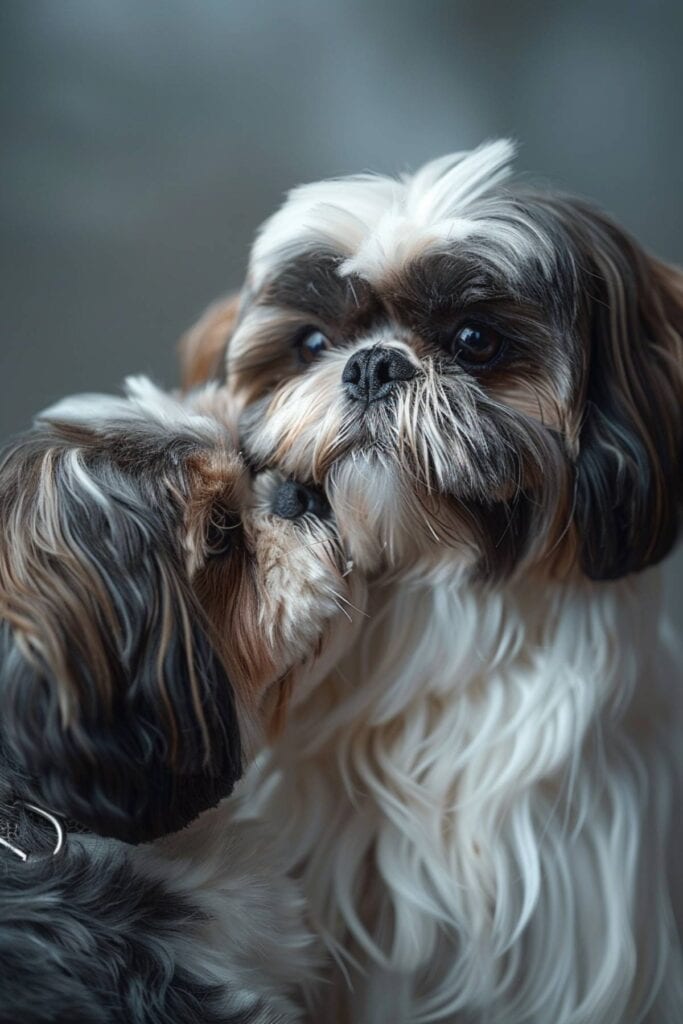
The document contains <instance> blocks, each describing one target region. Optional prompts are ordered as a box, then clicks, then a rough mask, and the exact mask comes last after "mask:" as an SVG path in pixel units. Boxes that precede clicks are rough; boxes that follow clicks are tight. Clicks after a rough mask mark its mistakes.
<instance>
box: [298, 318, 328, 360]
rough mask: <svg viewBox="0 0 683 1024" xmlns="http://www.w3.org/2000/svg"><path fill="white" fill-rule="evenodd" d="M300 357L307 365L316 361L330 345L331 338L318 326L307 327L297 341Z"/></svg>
mask: <svg viewBox="0 0 683 1024" xmlns="http://www.w3.org/2000/svg"><path fill="white" fill-rule="evenodd" d="M294 344H295V347H296V349H297V352H298V355H299V359H300V361H301V362H302V363H304V364H305V365H308V364H309V363H313V362H315V360H316V359H318V358H319V356H321V355H322V354H323V352H326V351H327V349H328V348H329V347H330V339H329V338H328V337H327V336H326V335H325V334H323V332H322V331H319V330H318V328H317V327H306V328H305V329H304V330H303V331H301V332H300V334H299V335H298V337H297V339H296V341H295V343H294Z"/></svg>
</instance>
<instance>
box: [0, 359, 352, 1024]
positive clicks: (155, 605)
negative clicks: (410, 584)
mask: <svg viewBox="0 0 683 1024" xmlns="http://www.w3.org/2000/svg"><path fill="white" fill-rule="evenodd" d="M231 426H232V425H231V420H230V411H229V408H228V405H227V403H226V397H225V395H224V394H222V395H221V394H220V393H219V392H218V390H217V389H216V388H215V387H214V386H209V387H207V388H205V389H203V390H202V391H201V392H197V393H196V394H194V395H193V396H192V397H191V398H190V399H188V400H186V401H183V402H181V401H179V400H177V399H175V398H173V397H172V396H169V395H166V394H163V393H162V392H161V391H159V390H158V389H157V388H156V387H154V386H153V385H152V384H151V383H150V382H149V381H146V380H145V379H136V380H131V381H130V382H129V384H128V391H127V395H126V397H125V398H112V397H107V396H102V395H94V396H79V397H76V398H72V399H67V400H65V401H64V402H62V403H60V404H59V405H58V406H56V407H54V408H52V409H50V410H48V411H47V412H46V413H44V414H43V415H42V416H41V417H40V418H39V419H38V420H37V422H36V424H35V426H34V428H33V429H32V430H31V431H29V432H27V433H26V434H24V435H22V436H20V437H19V438H17V439H16V440H15V441H13V442H11V443H10V444H9V445H8V446H7V448H6V450H5V451H4V453H3V455H2V457H1V458H0V835H4V834H5V833H6V832H7V828H8V827H9V828H11V829H13V830H14V831H12V832H9V833H8V834H9V835H10V836H11V838H12V842H9V841H8V839H7V838H5V840H4V841H3V842H2V843H1V844H0V987H1V988H2V993H3V995H2V1000H1V1001H0V1021H2V1024H6V1022H7V1024H10V1022H11V1024H14V1022H16V1021H19V1020H22V1021H26V1022H27V1024H42V1022H47V1021H53V1020H57V1019H59V1020H70V1021H74V1022H79V1021H83V1022H84V1024H85V1022H86V1021H87V1022H88V1024H109V1022H112V1024H113V1022H114V1021H121V1020H126V1021H128V1022H130V1024H158V1022H161V1021H174V1022H176V1024H181V1022H182V1024H198V1022H200V1021H201V1022H202V1024H209V1022H215V1024H220V1022H228V1021H229V1022H231V1024H247V1022H249V1024H283V1022H288V1021H294V1020H299V1019H300V1016H299V1011H298V1009H297V1005H296V1002H295V1000H294V995H295V992H296V990H297V988H301V985H302V983H303V981H304V979H305V978H307V977H309V975H310V974H311V973H314V971H315V970H316V968H317V963H318V958H317V956H316V953H315V950H314V948H313V941H312V936H311V933H310V929H309V928H308V926H307V924H306V921H305V916H304V904H303V901H302V898H301V895H300V893H299V891H298V890H297V888H296V886H295V884H294V883H293V882H292V881H291V880H290V879H288V878H287V877H286V874H285V870H284V866H283V859H282V857H281V855H280V854H279V853H278V851H277V848H276V844H275V843H274V840H273V837H272V835H271V834H270V833H269V831H268V829H267V827H263V826H255V825H252V824H250V823H246V822H245V823H237V822H235V821H233V820H231V817H230V815H229V814H228V811H227V809H226V805H225V804H223V805H221V807H220V808H218V809H217V810H211V811H207V813H205V814H203V815H202V816H201V817H200V818H198V819H197V820H196V821H193V819H196V818H197V815H199V814H200V812H201V811H203V810H205V809H206V808H210V807H212V806H213V805H215V804H217V802H218V801H219V800H220V799H221V798H222V797H223V796H225V795H226V794H228V793H229V792H230V790H231V789H232V787H233V785H234V784H235V782H236V781H237V780H238V779H239V777H240V775H241V773H242V770H243V767H244V766H245V765H246V764H247V763H248V762H249V761H250V760H251V759H252V756H253V754H254V752H255V751H256V750H257V749H258V746H260V745H261V742H262V740H261V736H262V733H263V732H264V730H265V731H267V732H270V733H271V734H276V733H277V732H278V730H279V729H280V728H281V726H282V722H283V720H284V717H285V714H286V709H287V703H288V701H289V697H290V695H291V694H293V693H297V692H298V690H299V689H300V688H305V687H311V686H313V685H314V684H315V682H316V679H317V678H319V677H320V676H321V675H324V674H325V672H326V671H327V670H328V668H329V662H330V661H334V660H336V659H337V658H338V656H339V648H340V645H341V644H343V643H345V642H347V639H348V635H349V629H350V620H351V616H350V615H349V613H348V607H347V606H350V605H353V604H355V602H357V601H361V600H362V585H361V584H360V583H358V582H357V581H356V580H355V578H354V577H353V576H352V575H351V574H350V573H349V570H348V564H347V560H346V557H345V554H344V551H343V549H342V546H341V544H340V541H339V537H338V534H337V532H336V529H335V526H334V521H333V519H332V518H331V516H329V515H327V516H323V517H321V515H320V514H318V512H320V511H324V507H323V506H319V504H318V501H319V499H318V498H317V497H316V496H315V495H314V494H313V492H311V491H310V490H308V489H306V488H301V487H299V486H298V485H295V484H293V483H291V482H288V481H284V480H282V478H281V477H280V476H279V475H278V474H276V473H272V472H270V473H265V474H261V475H260V476H258V477H257V478H256V479H255V480H254V481H252V479H251V477H250V474H249V472H248V470H247V468H246V466H245V465H244V463H243V461H242V460H241V458H240V457H239V455H238V454H237V450H236V448H235V445H234V443H233V440H232V437H231ZM31 804H36V805H38V806H40V807H42V808H43V809H47V810H48V811H50V812H56V813H57V814H58V815H60V816H66V817H67V818H68V819H70V820H69V821H68V822H67V824H66V825H65V826H64V828H65V829H66V830H67V832H68V833H69V835H68V837H67V841H66V845H65V848H64V849H63V850H62V851H61V852H60V853H59V854H58V855H56V856H54V857H50V856H49V850H46V849H45V836H44V834H41V832H40V830H38V833H37V834H36V832H35V827H34V826H35V824H36V823H35V821H34V820H33V819H32V816H31V814H30V813H28V811H27V808H28V807H29V806H30V805H31ZM190 823H191V824H190ZM183 826H188V827H186V828H184V830H183V831H182V832H179V831H178V830H180V829H182V828H183ZM3 830H4V831H3ZM169 833H177V834H175V835H169ZM160 837H165V838H160ZM149 840H157V842H154V843H151V844H150V843H149ZM137 844H143V845H137ZM24 846H25V847H27V849H28V851H29V852H30V854H31V856H29V858H28V860H26V861H22V860H21V856H22V847H24ZM41 850H42V853H41ZM24 852H25V851H24Z"/></svg>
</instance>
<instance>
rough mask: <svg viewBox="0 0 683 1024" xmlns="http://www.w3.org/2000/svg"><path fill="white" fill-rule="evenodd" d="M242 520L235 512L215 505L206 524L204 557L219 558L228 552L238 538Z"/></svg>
mask: <svg viewBox="0 0 683 1024" xmlns="http://www.w3.org/2000/svg"><path fill="white" fill-rule="evenodd" d="M241 530H242V520H241V519H240V517H239V516H238V514H237V513H236V512H232V511H230V509H227V508H223V507H222V506H221V505H217V506H215V507H214V508H213V509H212V510H211V514H210V516H209V519H208V521H207V524H206V537H205V544H206V557H207V558H220V557H221V556H222V555H227V554H229V552H230V551H232V549H233V548H234V547H235V544H236V543H237V541H238V540H239V537H240V533H241Z"/></svg>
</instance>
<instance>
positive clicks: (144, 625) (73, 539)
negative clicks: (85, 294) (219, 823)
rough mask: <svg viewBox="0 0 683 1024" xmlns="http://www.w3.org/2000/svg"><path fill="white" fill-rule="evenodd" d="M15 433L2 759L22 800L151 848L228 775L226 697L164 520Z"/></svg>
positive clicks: (0, 611) (3, 534) (3, 635)
mask: <svg viewBox="0 0 683 1024" xmlns="http://www.w3.org/2000/svg"><path fill="white" fill-rule="evenodd" d="M36 433H37V434H38V432H36ZM38 436H40V435H38ZM28 438H29V440H28V441H27V442H25V443H24V444H21V443H20V444H19V445H18V446H16V447H15V448H14V450H13V451H12V452H11V453H10V455H9V457H8V458H6V459H5V461H4V464H3V465H2V468H1V469H0V615H1V617H2V620H3V622H2V624H1V626H0V659H1V660H0V708H1V718H0V756H2V757H3V758H4V760H5V762H6V767H8V768H9V770H11V771H13V772H14V785H15V787H16V789H17V790H18V791H19V794H20V795H25V796H27V797H29V798H32V799H33V800H34V801H37V802H44V804H45V805H46V806H47V807H49V808H52V809H54V810H56V811H58V812H60V813H62V814H65V815H67V816H69V817H72V818H75V819H76V820H77V821H79V822H81V823H83V824H85V825H87V826H88V827H90V828H92V829H93V830H94V831H96V832H98V833H100V834H103V835H110V836H115V837H117V838H120V839H124V840H126V841H128V842H139V841H146V840H149V839H153V838H155V837H157V836H159V835H163V834H165V833H167V832H172V831H175V830H177V829H179V828H181V827H182V826H184V825H185V824H187V823H188V822H189V821H190V820H191V819H192V818H194V817H195V816H196V815H197V814H199V813H200V812H201V811H202V810H204V809H205V808H206V807H209V806H211V805H213V804H215V803H217V802H218V800H220V799H221V798H222V797H223V796H225V795H227V793H229V792H230V790H231V788H232V786H233V785H234V783H235V781H236V780H237V779H238V778H239V776H240V774H241V754H240V739H239V728H238V721H237V715H236V710H235V706H234V702H233V691H232V687H231V685H230V681H229V679H228V676H227V674H226V670H225V667H224V664H223V661H222V659H221V657H220V655H219V653H218V651H217V649H216V646H215V645H214V643H213V642H212V639H211V636H210V632H209V626H208V624H207V623H206V621H205V619H204V617H203V614H202V611H201V608H200V607H199V605H198V604H197V602H196V600H195V598H194V595H193V593H192V592H191V590H190V587H189V584H188V582H187V578H186V571H185V567H184V566H183V564H182V553H181V552H180V551H179V550H177V547H178V546H179V545H177V544H175V545H174V543H173V542H172V538H173V537H174V531H173V529H172V526H173V524H172V523H171V522H170V521H169V519H168V518H164V516H163V515H160V514H159V513H158V512H157V511H155V510H154V506H153V502H152V501H150V500H149V496H145V494H144V492H143V491H142V490H138V489H136V487H135V486H134V485H133V483H132V482H131V480H130V478H129V477H128V476H124V475H123V474H120V473H118V471H117V469H116V466H115V465H114V464H113V463H112V462H111V461H106V460H105V463H104V464H103V465H101V466H99V467H97V468H96V469H95V468H94V467H93V466H92V465H90V464H89V462H88V456H87V454H86V455H83V454H81V452H80V451H79V450H71V451H66V452H61V453H59V452H58V451H57V450H56V449H53V448H50V447H46V446H44V445H43V444H41V443H40V441H39V442H36V441H35V440H31V435H28ZM168 505H169V506H170V505H171V501H170V500H169V502H168ZM172 514H173V513H172V512H171V510H170V508H169V509H168V510H167V511H166V513H165V515H166V516H167V517H169V516H171V515H172ZM176 525H177V524H176Z"/></svg>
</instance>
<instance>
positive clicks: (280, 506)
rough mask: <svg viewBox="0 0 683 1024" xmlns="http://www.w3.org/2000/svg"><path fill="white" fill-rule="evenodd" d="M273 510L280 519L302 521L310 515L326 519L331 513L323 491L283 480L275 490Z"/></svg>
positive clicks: (293, 481)
mask: <svg viewBox="0 0 683 1024" xmlns="http://www.w3.org/2000/svg"><path fill="white" fill-rule="evenodd" d="M271 509H272V512H273V515H275V516H278V517H279V518H280V519H300V518H301V516H304V515H306V513H309V514H310V515H312V516H317V517H318V518H319V519H322V518H324V516H326V515H327V513H328V511H329V506H328V504H327V499H326V498H325V495H324V494H323V492H322V491H319V490H318V489H317V488H315V487H307V486H305V485H304V484H300V483H297V481H296V480H283V481H282V483H279V484H278V485H277V487H276V488H275V491H274V493H273V498H272V503H271Z"/></svg>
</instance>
